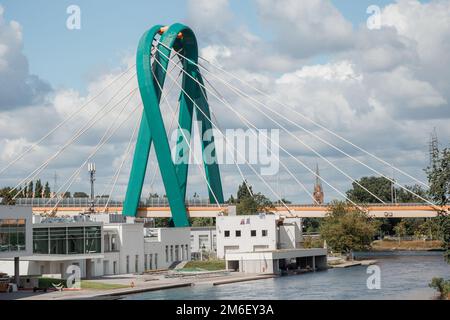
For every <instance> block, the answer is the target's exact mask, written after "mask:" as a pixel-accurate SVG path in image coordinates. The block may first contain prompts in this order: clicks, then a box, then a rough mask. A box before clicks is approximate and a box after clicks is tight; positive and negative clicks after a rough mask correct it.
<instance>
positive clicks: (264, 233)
mask: <svg viewBox="0 0 450 320" xmlns="http://www.w3.org/2000/svg"><path fill="white" fill-rule="evenodd" d="M230 234H231V232H230V230H225V232H224V235H225V238H229V237H230ZM256 234H257V232H256V230H250V236H251V237H256ZM267 234H268V232H267V230H261V236H262V237H267ZM241 235H242V232H241V230H236V231H235V236H236V238H239V237H240V236H241Z"/></svg>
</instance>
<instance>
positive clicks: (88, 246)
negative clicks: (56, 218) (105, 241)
mask: <svg viewBox="0 0 450 320" xmlns="http://www.w3.org/2000/svg"><path fill="white" fill-rule="evenodd" d="M101 234H102V230H101V227H100V226H89V227H51V228H50V227H34V228H33V253H35V254H59V255H66V254H85V253H101V250H102V241H101Z"/></svg>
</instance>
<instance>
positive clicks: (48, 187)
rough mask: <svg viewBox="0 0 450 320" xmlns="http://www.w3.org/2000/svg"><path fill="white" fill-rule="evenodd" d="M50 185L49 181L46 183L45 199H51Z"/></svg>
mask: <svg viewBox="0 0 450 320" xmlns="http://www.w3.org/2000/svg"><path fill="white" fill-rule="evenodd" d="M50 193H51V192H50V185H49V184H48V181H47V182H46V183H45V187H44V198H47V199H48V198H50Z"/></svg>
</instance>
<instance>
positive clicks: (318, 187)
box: [313, 164, 324, 204]
mask: <svg viewBox="0 0 450 320" xmlns="http://www.w3.org/2000/svg"><path fill="white" fill-rule="evenodd" d="M319 177H320V173H319V165H318V164H316V183H315V184H314V193H313V196H314V199H315V200H316V202H317V203H318V204H323V198H324V196H323V188H322V182H321V181H320V179H319Z"/></svg>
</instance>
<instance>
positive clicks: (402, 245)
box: [372, 240, 442, 251]
mask: <svg viewBox="0 0 450 320" xmlns="http://www.w3.org/2000/svg"><path fill="white" fill-rule="evenodd" d="M372 250H373V251H397V250H399V251H430V250H432V251H439V250H442V242H441V241H437V240H433V241H424V240H401V241H398V240H376V241H374V242H372Z"/></svg>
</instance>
